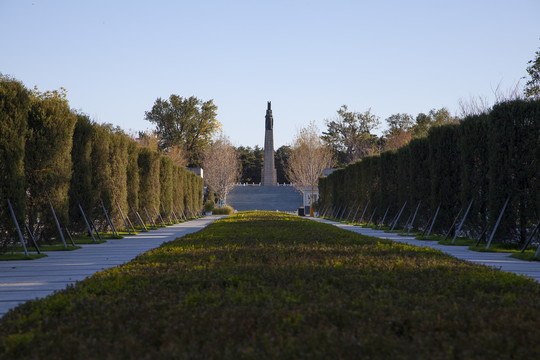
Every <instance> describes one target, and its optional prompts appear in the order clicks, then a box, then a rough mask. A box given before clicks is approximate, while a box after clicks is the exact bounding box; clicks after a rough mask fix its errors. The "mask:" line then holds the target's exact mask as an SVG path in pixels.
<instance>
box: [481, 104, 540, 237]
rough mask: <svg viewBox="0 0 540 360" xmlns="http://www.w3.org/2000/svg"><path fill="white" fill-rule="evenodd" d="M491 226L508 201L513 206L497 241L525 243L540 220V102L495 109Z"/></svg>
mask: <svg viewBox="0 0 540 360" xmlns="http://www.w3.org/2000/svg"><path fill="white" fill-rule="evenodd" d="M488 146H489V178H490V184H489V205H488V207H489V222H490V224H491V226H493V225H494V224H495V222H496V220H497V217H498V216H499V212H500V211H501V209H502V207H503V204H504V202H505V200H506V198H507V197H510V203H509V205H508V208H507V209H506V212H505V214H504V216H503V218H502V220H501V224H500V225H499V226H500V229H499V230H497V234H496V235H497V237H498V239H500V240H501V241H503V240H506V239H513V238H518V239H519V241H520V243H522V242H524V241H525V239H526V234H527V231H526V229H527V227H529V226H530V225H531V224H530V223H531V222H534V223H536V222H538V221H539V219H540V182H539V174H540V101H523V100H516V101H511V102H507V103H502V104H498V105H495V106H494V107H493V110H492V112H491V113H490V124H489V145H488Z"/></svg>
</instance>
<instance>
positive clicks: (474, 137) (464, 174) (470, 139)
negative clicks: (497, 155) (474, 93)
mask: <svg viewBox="0 0 540 360" xmlns="http://www.w3.org/2000/svg"><path fill="white" fill-rule="evenodd" d="M459 147H460V150H461V189H460V193H461V203H462V204H468V203H469V201H471V199H473V198H474V202H473V203H472V206H471V209H470V211H469V214H468V216H467V222H466V223H465V226H466V229H467V230H468V231H469V232H470V234H471V235H473V236H478V235H480V232H481V231H482V229H483V228H484V227H485V225H486V219H487V215H488V214H487V208H488V191H489V177H488V169H489V165H488V151H489V149H488V115H486V114H483V115H471V116H468V117H467V118H465V119H463V121H462V122H461V125H460V142H459Z"/></svg>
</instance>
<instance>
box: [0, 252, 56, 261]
mask: <svg viewBox="0 0 540 360" xmlns="http://www.w3.org/2000/svg"><path fill="white" fill-rule="evenodd" d="M46 256H47V254H35V253H29V254H28V256H26V255H25V254H24V253H7V254H0V261H12V260H35V259H40V258H43V257H46Z"/></svg>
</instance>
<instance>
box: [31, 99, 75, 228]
mask: <svg viewBox="0 0 540 360" xmlns="http://www.w3.org/2000/svg"><path fill="white" fill-rule="evenodd" d="M76 121H77V118H76V116H75V114H74V113H73V112H71V110H70V108H69V105H68V102H67V100H66V97H65V93H64V92H63V90H61V91H60V92H58V91H52V92H49V91H48V92H45V93H39V92H37V91H36V92H34V93H33V95H32V99H31V102H30V109H29V112H28V133H27V139H26V149H25V157H24V167H25V175H26V187H27V194H28V198H27V199H28V200H27V215H28V221H29V223H30V226H31V227H32V228H34V229H35V232H36V235H37V237H38V238H50V237H51V236H59V235H58V234H57V228H56V224H55V221H54V219H53V216H52V212H51V210H50V208H49V203H48V199H49V198H50V200H51V202H52V204H53V206H54V210H55V212H56V216H57V217H58V220H59V221H60V224H62V225H63V226H65V225H67V224H68V209H69V203H68V189H69V185H70V180H71V170H72V169H71V165H72V164H71V148H72V142H73V131H74V128H75V123H76Z"/></svg>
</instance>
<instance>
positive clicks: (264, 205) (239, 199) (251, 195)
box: [227, 185, 303, 212]
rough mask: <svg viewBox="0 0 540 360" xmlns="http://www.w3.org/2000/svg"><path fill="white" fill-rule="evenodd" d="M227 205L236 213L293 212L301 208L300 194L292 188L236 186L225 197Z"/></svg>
mask: <svg viewBox="0 0 540 360" xmlns="http://www.w3.org/2000/svg"><path fill="white" fill-rule="evenodd" d="M227 204H229V205H231V206H232V207H233V208H234V209H236V210H238V211H247V210H267V211H276V210H279V211H285V212H286V211H294V212H296V211H297V210H298V208H299V207H300V206H302V204H303V203H302V193H301V192H299V191H297V190H296V189H295V188H294V187H293V186H243V185H237V186H235V188H234V189H233V191H231V193H230V194H229V195H227Z"/></svg>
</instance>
